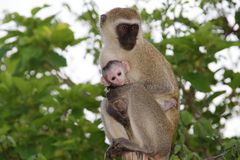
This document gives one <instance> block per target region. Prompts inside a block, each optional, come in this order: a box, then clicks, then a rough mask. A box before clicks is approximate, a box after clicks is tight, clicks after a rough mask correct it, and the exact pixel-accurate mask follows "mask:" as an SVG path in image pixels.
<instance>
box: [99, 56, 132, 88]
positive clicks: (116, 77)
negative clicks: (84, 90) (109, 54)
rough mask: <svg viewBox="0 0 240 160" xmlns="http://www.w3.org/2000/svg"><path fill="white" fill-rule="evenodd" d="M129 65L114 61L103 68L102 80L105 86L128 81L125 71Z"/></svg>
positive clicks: (119, 84)
mask: <svg viewBox="0 0 240 160" xmlns="http://www.w3.org/2000/svg"><path fill="white" fill-rule="evenodd" d="M128 69H129V66H128V64H126V62H120V61H119V62H114V63H111V65H109V66H108V68H106V69H105V70H104V74H103V78H102V82H103V84H104V85H105V86H114V87H116V86H122V85H124V84H127V83H128V79H127V77H126V73H127V72H128Z"/></svg>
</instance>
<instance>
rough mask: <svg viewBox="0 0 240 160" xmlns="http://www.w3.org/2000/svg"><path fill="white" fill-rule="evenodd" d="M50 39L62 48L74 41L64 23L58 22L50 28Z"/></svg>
mask: <svg viewBox="0 0 240 160" xmlns="http://www.w3.org/2000/svg"><path fill="white" fill-rule="evenodd" d="M51 41H52V43H53V44H55V45H56V46H57V47H60V48H61V49H64V48H66V47H67V46H68V45H69V44H71V43H72V42H73V41H74V35H73V32H72V30H71V29H70V28H69V26H68V25H67V24H66V23H59V24H57V25H55V26H54V27H53V28H52V36H51Z"/></svg>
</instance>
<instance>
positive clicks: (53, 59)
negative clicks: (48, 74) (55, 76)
mask: <svg viewBox="0 0 240 160" xmlns="http://www.w3.org/2000/svg"><path fill="white" fill-rule="evenodd" d="M46 61H47V62H48V63H50V64H51V65H52V66H53V67H55V68H56V69H58V68H59V67H64V66H66V65H67V62H66V59H65V58H64V57H63V56H61V55H59V54H57V53H54V52H52V53H49V54H48V55H47V56H46Z"/></svg>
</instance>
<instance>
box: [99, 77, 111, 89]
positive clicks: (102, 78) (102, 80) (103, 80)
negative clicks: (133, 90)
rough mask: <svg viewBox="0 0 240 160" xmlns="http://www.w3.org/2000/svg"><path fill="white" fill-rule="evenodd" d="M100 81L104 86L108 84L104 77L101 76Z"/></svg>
mask: <svg viewBox="0 0 240 160" xmlns="http://www.w3.org/2000/svg"><path fill="white" fill-rule="evenodd" d="M101 83H102V84H103V85H104V86H105V87H108V86H110V83H109V82H108V81H107V80H106V79H105V78H104V77H101Z"/></svg>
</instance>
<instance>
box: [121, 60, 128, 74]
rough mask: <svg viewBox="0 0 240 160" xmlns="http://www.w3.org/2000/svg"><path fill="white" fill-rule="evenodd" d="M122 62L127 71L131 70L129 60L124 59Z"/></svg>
mask: <svg viewBox="0 0 240 160" xmlns="http://www.w3.org/2000/svg"><path fill="white" fill-rule="evenodd" d="M121 62H122V64H123V66H124V68H126V70H127V72H128V71H130V65H129V63H128V61H126V60H123V61H121Z"/></svg>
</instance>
